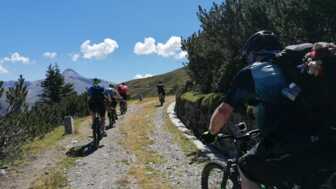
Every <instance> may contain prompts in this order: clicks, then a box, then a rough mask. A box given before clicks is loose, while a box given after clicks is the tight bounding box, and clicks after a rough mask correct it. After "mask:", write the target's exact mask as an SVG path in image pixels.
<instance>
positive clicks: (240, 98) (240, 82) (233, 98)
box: [209, 68, 255, 135]
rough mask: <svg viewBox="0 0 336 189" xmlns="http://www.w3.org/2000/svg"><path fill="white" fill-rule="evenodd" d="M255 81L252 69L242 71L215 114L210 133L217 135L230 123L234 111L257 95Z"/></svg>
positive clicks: (211, 121) (212, 118)
mask: <svg viewBox="0 0 336 189" xmlns="http://www.w3.org/2000/svg"><path fill="white" fill-rule="evenodd" d="M254 91H255V87H254V80H253V77H252V75H251V71H250V69H247V68H246V69H243V70H241V71H240V72H239V73H238V75H237V76H236V77H235V79H234V80H233V82H232V85H231V88H230V90H229V92H228V93H227V95H226V97H225V99H224V101H223V103H222V104H220V105H219V106H218V107H217V109H216V110H215V112H214V113H213V115H212V117H211V120H210V125H209V131H210V133H211V134H213V135H214V134H217V133H218V132H220V130H221V129H222V128H223V127H224V126H225V125H226V123H227V122H228V121H229V119H230V117H231V114H232V112H233V110H237V109H240V108H242V107H244V104H245V103H246V102H247V101H248V99H249V98H251V96H254V95H255V92H254Z"/></svg>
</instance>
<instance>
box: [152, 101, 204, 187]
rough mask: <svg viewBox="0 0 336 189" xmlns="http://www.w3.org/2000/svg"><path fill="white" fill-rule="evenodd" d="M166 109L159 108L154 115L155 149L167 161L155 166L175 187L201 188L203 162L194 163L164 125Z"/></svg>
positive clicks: (153, 146)
mask: <svg viewBox="0 0 336 189" xmlns="http://www.w3.org/2000/svg"><path fill="white" fill-rule="evenodd" d="M165 114H166V109H165V108H163V107H160V108H157V109H156V111H155V114H154V117H153V122H154V125H155V130H154V132H153V135H152V137H153V141H154V144H153V145H152V148H153V150H154V151H156V152H158V153H159V154H160V155H162V156H163V157H164V158H165V159H166V160H167V161H166V162H165V163H163V164H156V165H154V167H155V168H156V169H159V170H160V171H161V172H163V173H164V174H165V175H166V176H167V177H168V179H169V182H170V183H171V184H172V186H173V188H181V189H182V188H185V189H188V188H193V189H197V188H200V183H201V170H202V168H203V164H199V163H197V162H196V163H193V161H192V159H191V157H188V156H187V155H188V154H185V152H183V150H182V149H181V147H180V146H179V144H178V143H176V141H175V140H174V138H173V136H172V135H171V134H170V133H168V132H167V130H166V129H165V128H164V127H167V125H166V124H165Z"/></svg>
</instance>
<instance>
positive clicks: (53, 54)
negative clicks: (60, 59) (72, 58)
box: [43, 52, 57, 60]
mask: <svg viewBox="0 0 336 189" xmlns="http://www.w3.org/2000/svg"><path fill="white" fill-rule="evenodd" d="M43 56H44V57H45V58H47V59H50V60H51V59H54V58H56V56H57V53H56V52H45V53H43Z"/></svg>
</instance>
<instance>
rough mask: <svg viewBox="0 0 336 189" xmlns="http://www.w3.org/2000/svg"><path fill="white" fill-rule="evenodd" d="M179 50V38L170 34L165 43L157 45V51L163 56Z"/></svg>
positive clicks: (176, 52) (173, 53)
mask: <svg viewBox="0 0 336 189" xmlns="http://www.w3.org/2000/svg"><path fill="white" fill-rule="evenodd" d="M180 51H181V38H180V37H176V36H172V37H170V38H169V39H168V41H167V42H166V43H164V44H163V43H159V44H158V45H157V53H158V55H161V56H163V57H170V56H175V55H176V54H178V53H179V52H180Z"/></svg>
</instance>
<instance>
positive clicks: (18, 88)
mask: <svg viewBox="0 0 336 189" xmlns="http://www.w3.org/2000/svg"><path fill="white" fill-rule="evenodd" d="M27 94H28V89H27V85H26V83H25V79H24V78H23V76H22V75H20V77H19V79H18V81H17V82H16V83H15V87H10V88H9V89H8V91H7V92H6V97H7V103H8V104H9V106H8V110H7V112H8V113H9V114H11V113H20V112H22V111H23V109H24V108H26V107H27V105H26V97H27Z"/></svg>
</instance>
